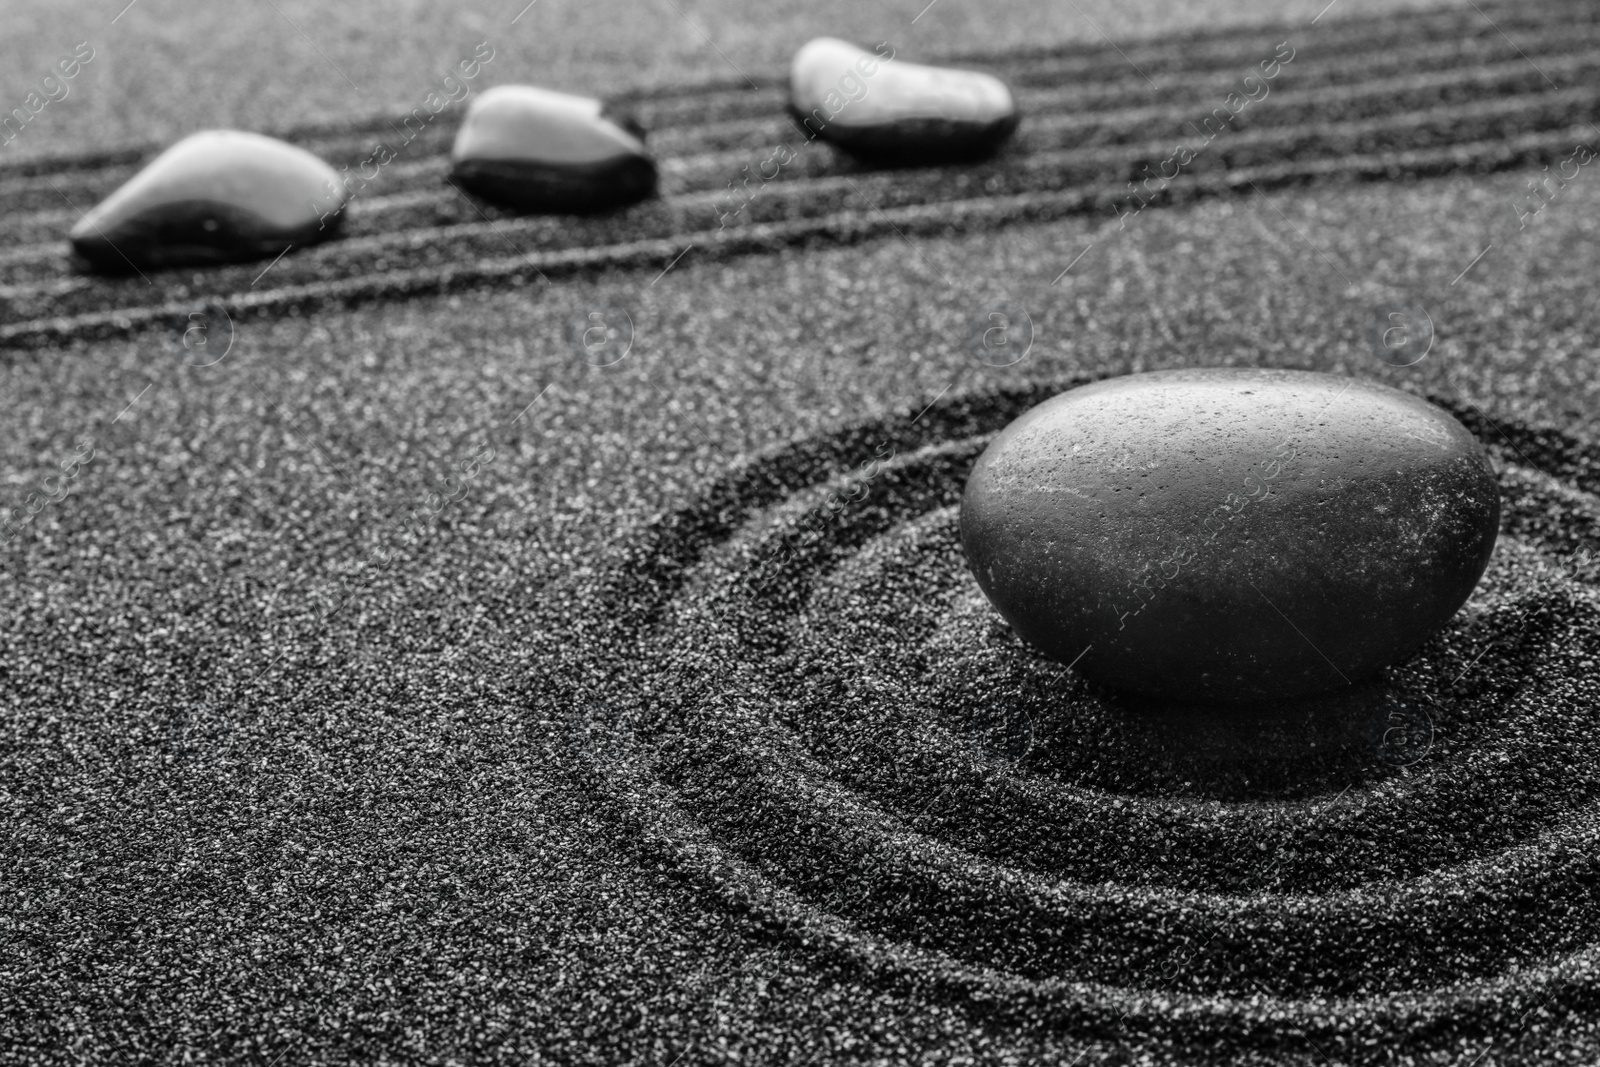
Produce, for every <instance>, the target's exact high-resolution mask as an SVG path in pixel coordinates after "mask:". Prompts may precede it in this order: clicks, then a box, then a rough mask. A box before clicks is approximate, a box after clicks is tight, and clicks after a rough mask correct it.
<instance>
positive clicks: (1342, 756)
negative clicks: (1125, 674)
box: [554, 381, 1600, 1054]
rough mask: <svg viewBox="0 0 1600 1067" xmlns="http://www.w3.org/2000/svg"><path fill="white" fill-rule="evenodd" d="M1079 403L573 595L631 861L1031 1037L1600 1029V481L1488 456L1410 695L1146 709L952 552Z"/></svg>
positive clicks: (622, 554)
mask: <svg viewBox="0 0 1600 1067" xmlns="http://www.w3.org/2000/svg"><path fill="white" fill-rule="evenodd" d="M1068 384H1074V383H1064V382H1059V381H1058V382H1045V383H1038V384H1035V385H1031V386H1027V387H1023V388H1014V389H1010V390H1004V391H997V392H989V393H983V394H975V395H968V396H964V397H961V398H957V399H954V400H949V401H946V402H943V403H941V404H937V405H935V406H934V407H933V408H931V409H929V410H927V411H926V412H925V413H923V414H922V415H921V416H920V417H919V418H917V419H914V420H913V419H909V418H907V417H894V418H888V419H883V420H878V421H874V422H870V423H865V424H861V425H856V426H852V427H848V428H845V429H842V430H839V431H836V432H833V433H829V434H825V435H822V436H819V437H815V438H811V439H808V440H804V441H801V442H799V443H796V444H793V445H790V446H787V447H784V448H781V449H779V450H776V451H772V452H769V453H767V454H764V455H762V456H759V457H756V458H755V459H752V460H750V461H747V462H744V463H742V464H740V465H739V466H737V467H736V468H735V470H734V471H732V472H731V473H729V474H728V475H726V476H725V477H723V478H722V479H720V480H719V481H718V482H717V483H715V484H714V485H713V486H711V487H710V488H709V489H708V490H707V492H706V493H705V494H704V495H703V496H702V498H701V499H700V500H698V501H697V502H696V503H694V504H693V505H691V506H689V507H686V508H684V509H682V510H678V511H674V512H671V513H669V514H666V515H664V516H662V517H660V518H659V519H657V520H656V521H654V522H652V523H650V524H648V525H646V526H645V527H644V528H642V529H641V530H639V531H638V532H637V533H636V534H635V535H634V536H633V538H632V540H630V541H629V542H627V543H626V544H625V545H624V546H622V548H621V550H620V551H619V552H618V553H617V555H616V557H615V558H614V560H613V561H612V563H611V564H610V565H608V566H605V567H602V568H599V569H597V570H595V571H593V572H591V573H589V574H587V575H585V576H583V577H581V578H579V579H577V580H576V583H575V586H573V587H570V588H568V589H567V590H566V591H565V595H562V596H560V597H558V598H557V599H558V601H559V603H558V605H557V607H558V609H559V610H560V611H561V618H562V622H561V627H562V629H561V631H560V632H561V633H562V644H563V647H562V649H561V650H560V651H559V652H558V653H555V654H554V658H556V659H558V660H562V661H563V663H564V666H563V669H562V671H561V672H560V673H561V675H562V680H563V682H564V685H565V686H566V690H565V694H566V695H567V697H568V698H569V699H570V701H571V705H572V708H573V719H572V721H571V722H569V723H568V724H566V725H567V727H568V728H569V736H570V737H571V738H572V739H574V740H579V739H581V740H582V742H583V743H585V744H587V745H588V746H589V756H590V762H589V766H590V767H591V769H592V771H593V773H594V775H595V776H596V782H597V784H598V785H599V786H600V788H601V789H602V790H603V791H604V792H605V793H606V794H607V795H608V796H609V797H610V798H611V800H612V802H613V805H614V807H615V809H616V810H618V811H620V812H622V813H623V820H622V821H623V824H624V825H623V826H622V827H621V828H620V830H619V833H621V834H623V835H624V836H626V837H627V838H629V839H630V840H631V841H632V842H633V843H634V844H635V845H636V847H642V848H643V849H645V850H646V852H648V853H649V854H650V855H651V857H652V859H653V860H654V861H655V862H660V863H666V864H670V865H671V866H672V867H673V868H674V869H676V870H678V871H679V872H681V873H683V874H684V875H686V876H687V877H688V878H689V879H690V880H691V881H692V882H693V883H695V884H696V885H698V886H699V887H701V888H702V889H703V891H704V892H706V893H707V894H709V895H710V897H711V898H712V900H713V901H714V906H716V907H718V908H725V909H733V910H737V911H739V912H741V913H744V914H747V915H753V916H754V917H755V918H756V919H758V920H759V921H761V922H762V923H764V924H766V925H767V926H768V927H769V928H770V929H772V930H774V931H778V932H780V933H781V934H782V935H784V936H787V937H790V938H792V939H793V940H794V941H796V942H798V943H802V944H804V945H806V946H807V947H809V948H810V949H812V950H817V951H821V952H823V953H825V954H827V955H829V956H830V957H831V958H833V959H835V960H838V961H840V962H841V963H843V964H844V965H846V966H849V967H853V968H856V969H857V970H858V971H859V972H862V973H865V974H867V975H869V976H870V980H872V981H875V982H880V983H884V984H887V985H891V986H898V987H899V988H901V989H903V990H906V991H908V992H910V993H911V994H912V995H915V996H923V997H937V998H939V999H941V1000H942V1001H945V1002H956V1003H961V1004H965V1005H967V1006H968V1008H969V1009H970V1010H972V1011H974V1012H978V1013H981V1014H982V1015H984V1016H985V1017H986V1018H988V1019H990V1020H991V1021H998V1022H1000V1023H1002V1024H1005V1025H1014V1026H1018V1027H1023V1028H1026V1029H1038V1028H1051V1029H1059V1028H1071V1029H1072V1030H1073V1032H1075V1033H1084V1034H1088V1035H1096V1036H1098V1037H1100V1038H1102V1039H1107V1040H1113V1041H1118V1042H1131V1043H1133V1044H1134V1045H1138V1044H1139V1043H1140V1042H1142V1041H1147V1040H1160V1041H1163V1042H1175V1043H1177V1044H1178V1045H1179V1046H1180V1047H1182V1046H1188V1047H1190V1048H1192V1049H1193V1050H1195V1051H1197V1052H1198V1051H1199V1050H1201V1049H1204V1050H1207V1053H1208V1054H1215V1053H1217V1052H1218V1051H1219V1050H1225V1049H1227V1048H1230V1047H1235V1046H1239V1047H1244V1046H1248V1047H1250V1048H1253V1049H1257V1050H1259V1049H1261V1048H1263V1047H1268V1048H1278V1049H1281V1050H1283V1051H1289V1050H1291V1049H1299V1050H1308V1049H1312V1048H1314V1049H1317V1050H1319V1051H1320V1052H1326V1053H1328V1054H1337V1053H1334V1051H1333V1050H1335V1049H1344V1050H1345V1051H1346V1052H1350V1051H1352V1050H1356V1049H1359V1048H1361V1047H1363V1046H1364V1045H1365V1044H1366V1043H1368V1042H1370V1041H1371V1040H1372V1039H1373V1038H1374V1037H1378V1038H1380V1039H1385V1040H1389V1041H1391V1042H1398V1043H1399V1044H1400V1045H1401V1046H1404V1047H1407V1048H1423V1047H1435V1048H1441V1049H1442V1048H1447V1047H1449V1048H1453V1047H1457V1046H1460V1045H1461V1044H1462V1042H1467V1043H1468V1044H1470V1042H1471V1041H1473V1040H1476V1039H1480V1038H1481V1039H1484V1040H1488V1039H1496V1040H1506V1039H1510V1038H1513V1037H1515V1036H1516V1034H1517V1032H1518V1031H1519V1030H1521V1029H1524V1028H1525V1027H1526V1026H1527V1025H1528V1023H1527V1020H1528V1019H1530V1018H1535V1017H1536V1018H1544V1017H1545V1015H1546V1014H1549V1013H1555V1014H1557V1015H1559V1014H1561V1013H1562V1012H1565V1011H1570V1010H1572V1009H1573V1008H1574V1007H1576V1006H1578V1005H1580V1004H1585V1003H1588V1002H1590V1001H1591V1000H1592V999H1593V998H1594V995H1595V993H1596V991H1597V986H1596V983H1595V981H1594V976H1593V971H1592V967H1593V959H1592V958H1591V955H1592V951H1593V946H1595V945H1596V944H1597V943H1600V893H1597V891H1596V885H1597V874H1600V820H1597V818H1596V815H1597V810H1600V809H1597V808H1596V796H1597V785H1600V759H1597V757H1600V738H1597V736H1596V731H1595V719H1596V717H1597V716H1600V686H1597V685H1596V683H1595V681H1594V680H1593V679H1594V674H1595V670H1594V668H1595V666H1596V662H1595V661H1596V660H1597V659H1600V611H1597V608H1600V599H1597V591H1596V589H1595V588H1594V584H1595V581H1596V579H1597V575H1600V555H1596V554H1595V552H1596V550H1600V498H1597V497H1596V496H1594V495H1592V490H1593V489H1594V488H1595V487H1596V486H1597V485H1600V475H1597V473H1596V472H1600V459H1597V457H1596V453H1595V452H1594V451H1592V450H1587V449H1586V448H1585V447H1584V446H1582V445H1579V444H1578V443H1576V442H1572V441H1570V440H1566V439H1563V438H1560V437H1559V436H1557V435H1553V434H1550V433H1545V432H1537V431H1533V430H1527V429H1520V428H1509V429H1508V428H1507V427H1505V426H1503V425H1495V424H1492V423H1489V422H1488V421H1487V420H1486V419H1485V420H1481V427H1480V426H1478V425H1474V428H1475V429H1480V433H1481V436H1483V437H1484V439H1485V444H1486V445H1488V446H1489V447H1490V449H1491V451H1492V452H1494V454H1495V455H1496V456H1497V458H1499V459H1500V460H1501V461H1502V462H1501V463H1500V468H1501V471H1502V473H1501V479H1502V486H1503V491H1504V494H1505V520H1504V529H1503V531H1502V535H1501V540H1500V543H1499V546H1498V547H1497V549H1496V553H1495V557H1494V560H1493V562H1492V563H1491V565H1490V568H1489V571H1488V573H1487V574H1486V575H1485V577H1484V579H1483V581H1482V583H1481V584H1480V586H1479V588H1478V590H1477V591H1476V592H1475V593H1474V595H1473V597H1472V599H1471V600H1470V601H1469V603H1468V604H1467V606H1466V607H1465V608H1464V609H1463V610H1462V611H1461V612H1460V613H1459V614H1458V615H1457V617H1456V618H1455V619H1454V620H1453V621H1452V623H1451V624H1450V625H1449V626H1448V627H1447V628H1446V629H1445V630H1444V631H1443V632H1442V633H1440V634H1438V635H1436V636H1435V637H1434V638H1433V639H1432V640H1430V641H1429V643H1428V644H1427V645H1426V646H1425V647H1424V648H1423V649H1422V650H1421V651H1419V652H1418V653H1417V654H1416V655H1414V656H1412V657H1411V658H1410V659H1408V660H1407V661H1406V662H1404V663H1402V664H1400V665H1398V666H1396V667H1393V668H1391V669H1389V670H1387V671H1385V672H1384V673H1383V675H1382V676H1381V677H1379V678H1377V679H1374V680H1370V681H1368V682H1366V683H1364V684H1362V685H1361V686H1359V687H1358V688H1356V689H1354V690H1350V691H1347V692H1344V693H1341V694H1336V695H1334V696H1331V697H1327V698H1324V699H1321V700H1315V701H1300V702H1295V703H1293V704H1292V705H1286V706H1282V707H1277V708H1271V709H1260V710H1256V711H1252V712H1250V713H1249V714H1247V715H1241V714H1235V715H1232V716H1229V717H1225V718H1218V717H1215V716H1207V715H1204V714H1200V713H1197V712H1196V711H1195V710H1194V709H1180V708H1168V707H1133V706H1129V705H1128V704H1126V703H1125V702H1123V701H1121V700H1119V699H1118V698H1117V697H1116V696H1115V695H1113V694H1110V693H1106V692H1102V691H1098V690H1096V689H1095V688H1094V687H1093V686H1091V685H1090V684H1088V683H1086V682H1085V681H1084V680H1083V679H1082V678H1081V677H1080V676H1078V675H1077V674H1075V673H1074V672H1073V671H1072V670H1070V669H1069V668H1068V667H1066V666H1064V665H1062V664H1058V663H1053V662H1050V661H1047V660H1044V659H1041V658H1039V657H1037V656H1035V655H1033V654H1032V653H1031V652H1030V651H1029V650H1028V649H1027V648H1026V647H1025V646H1023V645H1022V644H1021V643H1020V642H1019V641H1018V640H1017V639H1016V638H1015V637H1014V636H1013V635H1012V634H1011V633H1010V631H1009V630H1008V629H1007V628H1006V626H1005V625H1004V623H1003V622H1001V621H1000V619H999V617H998V615H997V614H996V613H994V612H993V611H992V610H991V609H990V608H989V607H988V606H987V604H986V602H985V601H984V599H983V596H982V594H981V593H980V592H979V591H978V589H977V586H976V584H975V583H974V582H973V581H972V580H971V578H970V576H969V575H968V573H967V570H966V566H965V563H964V561H963V559H962V556H961V550H960V546H959V541H958V538H957V534H956V519H957V512H958V502H959V498H960V492H961V489H962V486H963V484H964V481H965V478H966V474H967V471H968V470H969V468H970V466H971V464H972V462H973V461H974V460H975V459H976V457H977V455H978V453H979V452H980V451H981V450H982V449H983V447H984V446H985V445H986V444H987V443H988V441H989V440H990V439H991V437H992V435H993V434H994V433H995V432H996V431H998V430H999V429H1000V428H1001V427H1002V426H1004V425H1005V424H1006V423H1007V422H1009V421H1010V420H1011V419H1013V418H1014V417H1016V416H1017V415H1018V414H1020V413H1021V412H1023V411H1025V410H1026V409H1028V408H1029V407H1031V406H1033V405H1034V404H1036V403H1038V402H1039V401H1040V400H1042V399H1044V398H1046V397H1047V396H1050V395H1053V394H1054V393H1056V392H1058V391H1060V390H1061V389H1062V388H1064V387H1065V386H1066V385H1068ZM1464 421H1467V422H1468V423H1469V425H1473V423H1472V420H1471V419H1470V418H1467V419H1465V420H1464ZM1534 456H1536V457H1538V458H1537V459H1531V458H1530V457H1534ZM1535 463H1537V465H1538V467H1537V468H1535V467H1534V466H1533V464H1535ZM1540 470H1544V471H1555V472H1556V473H1557V474H1558V475H1559V478H1557V477H1551V476H1549V475H1547V474H1543V473H1540ZM1540 1009H1542V1010H1543V1013H1544V1014H1541V1013H1540ZM1391 1047H1393V1046H1391ZM1307 1054H1309V1053H1307Z"/></svg>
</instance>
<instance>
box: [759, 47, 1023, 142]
mask: <svg viewBox="0 0 1600 1067" xmlns="http://www.w3.org/2000/svg"><path fill="white" fill-rule="evenodd" d="M893 55H894V52H893V49H892V48H889V47H888V46H887V45H879V46H878V49H877V50H875V51H871V52H869V51H867V50H865V49H862V48H857V47H856V46H855V45H853V44H849V43H848V42H845V41H841V40H838V39H837V38H833V37H819V38H817V39H816V40H814V41H811V42H809V43H807V44H806V45H805V46H804V47H802V48H801V49H800V51H799V52H797V53H795V57H794V63H793V65H792V66H791V67H790V72H789V110H790V112H791V113H792V114H793V115H794V117H795V118H796V119H797V120H799V121H800V123H801V124H802V125H803V126H804V128H805V131H806V133H807V135H808V136H818V137H822V138H824V139H825V140H828V141H832V142H833V143H835V144H837V145H839V146H840V147H841V148H844V149H846V150H847V151H849V152H851V153H852V154H854V155H857V156H862V157H865V158H868V159H872V160H874V161H877V162H882V163H929V162H939V161H945V160H960V159H970V158H974V157H980V156H984V155H987V154H989V153H991V152H993V151H995V150H996V149H997V148H999V147H1000V145H1001V144H1002V143H1004V141H1005V140H1006V138H1008V137H1010V136H1011V134H1012V132H1013V131H1015V130H1016V128H1017V123H1018V122H1019V121H1020V116H1019V115H1018V113H1017V105H1016V102H1015V101H1014V100H1013V99H1012V97H1011V90H1010V89H1008V88H1006V84H1005V82H1002V81H1001V80H1000V79H999V78H996V77H993V76H991V75H988V74H982V73H979V72H977V71H971V70H954V69H951V68H949V67H930V66H923V65H921V64H918V63H907V62H905V61H904V60H901V59H894V58H886V57H892V56H893Z"/></svg>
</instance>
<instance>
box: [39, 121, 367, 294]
mask: <svg viewBox="0 0 1600 1067" xmlns="http://www.w3.org/2000/svg"><path fill="white" fill-rule="evenodd" d="M344 205H345V193H344V188H343V186H342V185H341V184H340V182H339V175H338V174H337V173H336V172H335V171H334V169H333V168H332V167H330V166H328V165H327V164H326V163H324V162H323V161H322V160H320V159H318V158H317V157H316V156H314V155H312V154H311V153H310V152H307V151H305V150H304V149H301V148H296V147H295V146H294V145H291V144H285V143H284V142H282V141H278V140H274V139H273V138H271V137H263V136H261V135H260V134H255V133H245V132H243V131H240V130H206V131H203V132H201V133H196V134H192V135H190V136H188V137H185V138H184V139H183V140H181V141H179V142H178V143H177V144H175V145H173V146H172V147H171V148H169V149H167V150H166V151H165V152H163V153H161V155H159V156H157V157H156V158H155V159H154V160H152V161H151V162H150V164H149V165H148V166H146V167H145V168H144V169H143V170H141V171H140V172H139V173H138V174H135V175H134V176H133V177H132V178H130V179H128V181H127V182H126V183H124V184H123V185H122V187H121V188H119V189H118V190H117V191H116V192H114V193H112V194H111V195H110V196H108V197H106V198H105V199H104V200H102V201H101V202H100V203H99V204H97V205H95V206H94V207H93V208H92V209H90V210H89V211H88V212H87V213H86V214H85V215H84V216H83V218H81V219H79V220H78V224H77V225H76V226H74V227H73V228H72V232H71V234H70V235H69V237H70V239H71V241H72V247H73V249H74V250H75V251H76V252H77V253H78V254H79V255H80V256H82V257H83V258H84V259H86V260H88V261H89V263H90V264H91V265H92V266H94V267H96V268H99V269H102V270H110V271H127V270H129V269H131V268H132V267H135V266H137V267H147V266H149V267H163V266H178V265H182V264H194V263H227V262H233V261H238V260H248V259H261V258H265V257H267V256H275V255H278V254H279V253H281V252H283V251H284V249H286V248H288V247H289V246H290V245H308V244H312V243H314V242H316V241H320V240H322V239H324V238H325V237H328V236H329V235H331V234H333V233H334V232H336V230H337V229H338V225H339V220H340V219H341V218H342V217H343V215H342V212H343V208H344Z"/></svg>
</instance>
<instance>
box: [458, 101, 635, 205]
mask: <svg viewBox="0 0 1600 1067" xmlns="http://www.w3.org/2000/svg"><path fill="white" fill-rule="evenodd" d="M450 161H451V180H452V181H454V182H455V183H456V184H457V185H459V186H461V187H462V188H464V189H467V190H468V191H470V192H473V193H476V194H477V195H479V196H481V197H483V198H484V199H485V200H491V201H493V202H495V203H497V204H503V205H505V206H507V207H511V208H515V209H517V210H519V211H528V212H546V213H564V212H571V213H584V212H595V211H604V210H607V209H609V208H615V207H620V206H622V205H625V204H631V203H633V202H635V201H637V200H642V199H644V198H645V197H647V196H650V195H651V194H652V193H654V192H655V189H656V164H655V160H653V159H652V158H651V157H650V153H649V152H648V151H647V150H646V149H645V145H644V130H643V129H642V128H641V127H640V126H639V125H638V123H636V122H633V121H631V120H630V119H628V118H626V117H619V116H612V115H610V114H609V113H607V111H606V109H605V107H604V105H602V104H601V102H600V101H598V100H593V99H590V98H589V97H583V96H571V95H569V94H567V93H558V92H553V91H551V90H549V89H539V88H536V87H534V86H531V85H501V86H497V87H495V88H493V89H489V90H486V91H485V92H484V93H483V95H481V96H479V97H478V98H477V99H476V100H474V101H473V102H472V106H471V107H470V108H468V109H467V116H466V119H465V120H464V121H463V122H462V124H461V130H460V132H458V133H457V134H456V140H455V145H454V147H453V148H452V149H451V152H450Z"/></svg>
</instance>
